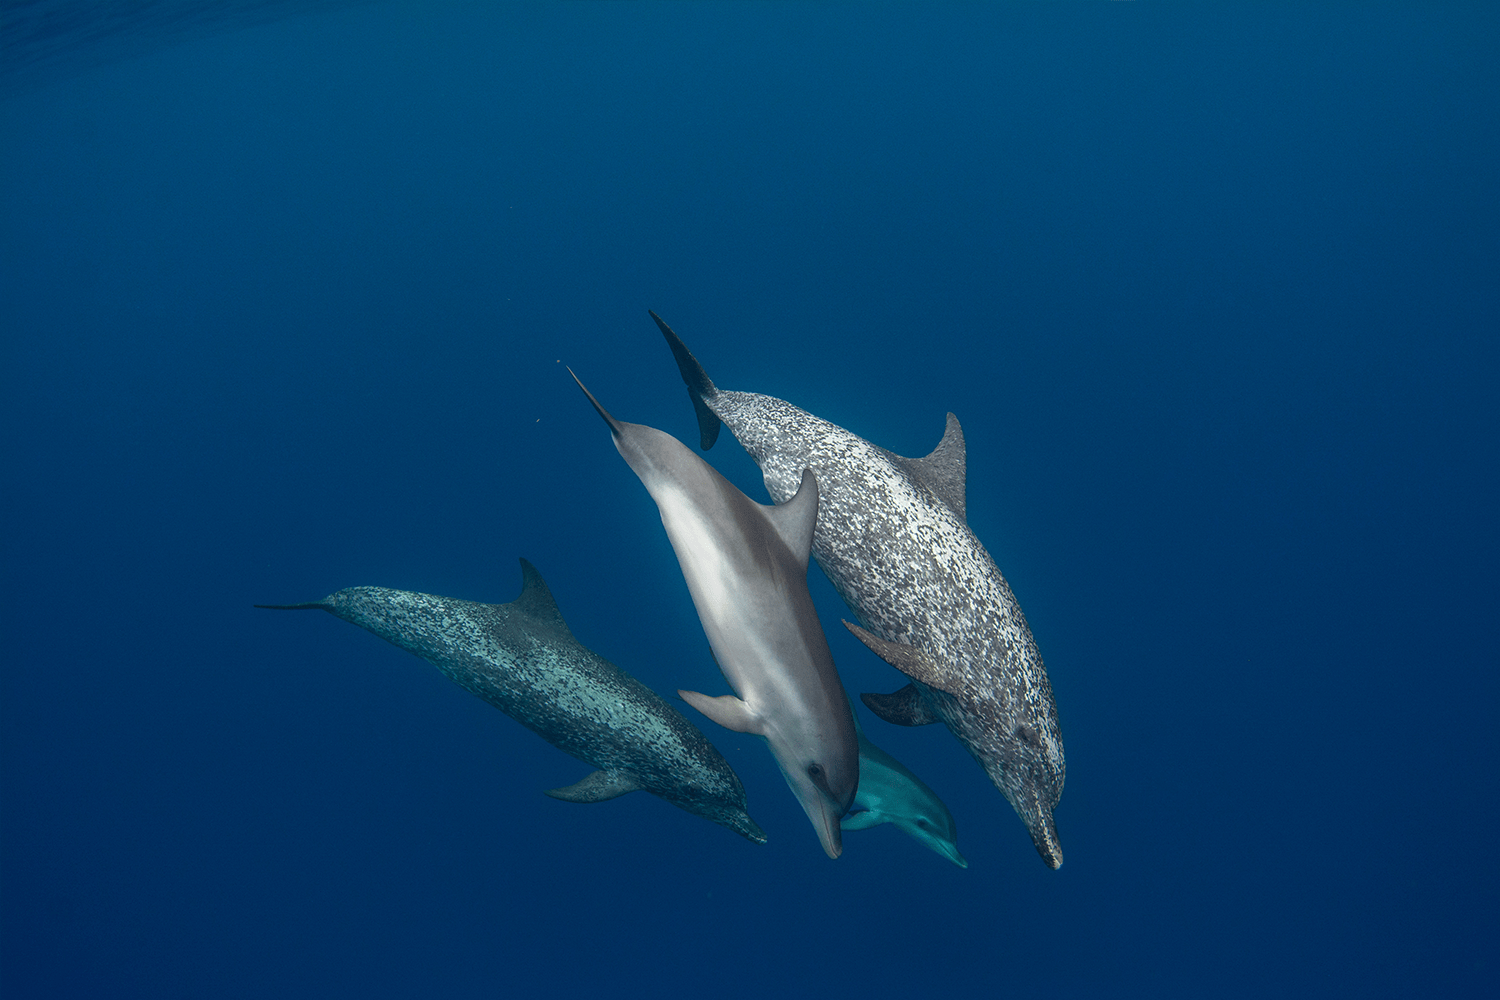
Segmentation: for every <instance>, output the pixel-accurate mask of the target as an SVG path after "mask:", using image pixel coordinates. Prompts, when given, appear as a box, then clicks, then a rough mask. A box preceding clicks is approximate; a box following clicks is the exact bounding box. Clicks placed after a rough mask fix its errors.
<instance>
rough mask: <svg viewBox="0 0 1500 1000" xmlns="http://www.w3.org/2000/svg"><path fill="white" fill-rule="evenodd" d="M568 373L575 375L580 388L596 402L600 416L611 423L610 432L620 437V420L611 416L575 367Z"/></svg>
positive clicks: (575, 380) (595, 406)
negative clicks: (590, 390)
mask: <svg viewBox="0 0 1500 1000" xmlns="http://www.w3.org/2000/svg"><path fill="white" fill-rule="evenodd" d="M568 374H569V375H572V376H573V381H574V382H577V383H578V388H580V389H582V390H583V394H584V395H585V396H587V397H588V398H589V402H590V403H593V404H594V409H596V410H598V411H599V416H601V417H603V418H604V422H605V423H606V424H608V425H609V432H610V433H611V434H613V435H614V436H615V437H619V436H620V434H621V433H622V432H623V428H621V426H620V422H619V421H618V420H616V419H615V418H614V417H612V416H610V415H609V411H608V410H606V409H605V408H604V407H602V406H600V405H599V401H598V400H597V399H595V398H594V394H593V393H592V392H589V389H588V386H586V385H584V384H583V380H582V379H581V378H579V377H578V374H577V373H576V372H574V371H573V369H571V368H569V369H568Z"/></svg>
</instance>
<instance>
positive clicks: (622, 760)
mask: <svg viewBox="0 0 1500 1000" xmlns="http://www.w3.org/2000/svg"><path fill="white" fill-rule="evenodd" d="M322 603H323V605H324V606H325V607H326V608H327V609H328V610H330V611H332V612H333V613H334V614H335V615H337V616H339V617H340V618H343V619H345V620H346V621H350V622H353V623H354V624H356V625H359V626H361V627H362V628H365V629H368V630H369V631H371V632H373V633H375V634H376V635H378V636H380V637H381V638H382V639H385V640H387V641H389V642H391V643H394V644H395V645H397V646H400V647H402V648H403V649H406V650H408V651H410V652H412V653H415V654H416V655H418V656H420V657H422V658H423V659H425V660H427V661H428V662H429V663H431V664H432V665H433V666H435V667H437V668H438V669H439V670H441V671H442V672H443V673H444V674H447V675H448V677H450V678H452V679H453V680H454V681H455V682H457V683H458V684H459V685H461V686H462V687H464V688H466V689H467V690H469V691H470V692H472V693H473V694H476V695H478V696H479V697H481V698H483V699H484V700H485V701H487V702H489V703H490V704H491V705H494V706H495V707H496V708H498V709H500V711H502V712H504V713H505V714H506V715H509V716H510V717H511V718H513V719H515V720H516V721H517V722H519V723H521V724H522V725H524V726H525V727H526V728H528V729H530V730H532V731H533V732H535V733H536V734H537V735H539V736H541V737H542V738H543V739H545V740H546V741H547V742H549V743H551V744H552V745H553V746H556V747H557V748H558V749H560V750H563V751H565V752H567V753H569V754H572V755H573V756H574V757H577V758H578V759H580V760H583V761H586V762H588V763H589V764H592V765H593V766H594V767H597V768H599V769H600V770H604V771H624V772H628V773H629V774H631V775H632V776H634V777H635V778H636V779H637V780H638V781H639V782H640V784H641V785H642V787H644V788H645V789H646V790H647V791H649V792H651V793H653V794H655V795H659V796H661V797H662V798H664V799H666V800H667V801H669V802H671V803H672V804H673V805H676V806H679V807H681V808H683V809H685V810H687V811H688V812H691V813H695V814H697V815H700V816H703V817H705V818H706V819H711V820H713V821H714V822H716V823H721V824H723V825H724V826H727V827H729V828H730V829H731V830H734V831H736V832H737V833H740V834H742V835H743V836H746V837H748V838H749V839H751V840H756V841H763V840H764V839H765V835H764V834H763V833H762V832H761V831H760V828H759V827H757V826H756V825H755V822H754V821H753V820H751V819H750V816H749V814H748V813H747V812H746V811H745V789H744V786H743V785H742V784H741V783H740V779H739V776H738V775H736V774H735V773H734V770H733V769H732V768H730V766H729V763H728V761H726V760H725V759H724V757H723V756H722V755H721V754H720V753H719V751H718V750H717V749H715V748H714V746H713V744H712V743H710V742H709V741H708V739H707V738H706V737H705V736H704V735H703V733H702V732H700V731H699V730H698V728H697V727H696V726H694V725H693V724H692V723H691V722H689V721H688V720H687V719H686V718H684V717H683V715H682V713H681V712H678V711H677V710H676V709H675V708H673V707H672V706H671V705H669V704H668V703H667V702H666V701H665V700H663V699H662V698H661V697H660V696H659V695H657V694H656V693H655V692H654V691H652V690H651V689H650V688H648V687H646V686H645V685H644V684H642V683H641V682H640V681H638V680H636V679H635V678H634V677H632V676H631V675H629V674H627V673H625V672H624V671H623V670H621V669H620V668H618V667H616V666H615V665H614V664H612V663H610V662H609V661H608V660H606V659H604V658H603V657H602V656H599V655H598V654H597V653H595V652H593V651H592V650H590V649H588V648H587V647H585V646H583V645H581V644H580V643H579V642H578V641H577V640H576V639H574V638H573V636H572V635H571V634H570V633H569V632H568V631H567V628H566V626H564V625H562V623H561V619H560V618H558V619H554V620H551V621H548V620H543V619H541V618H538V617H534V616H533V615H532V614H528V613H527V612H526V611H525V610H523V609H521V608H519V607H517V606H516V604H515V603H513V604H476V603H473V602H470V601H459V600H454V599H452V598H448V597H435V596H433V595H431V594H416V593H411V592H409V591H403V590H388V589H386V588H383V587H351V588H350V589H348V590H341V591H339V592H338V593H336V594H334V595H332V596H330V597H329V598H327V599H326V600H325V601H324V602H322ZM517 603H519V602H517Z"/></svg>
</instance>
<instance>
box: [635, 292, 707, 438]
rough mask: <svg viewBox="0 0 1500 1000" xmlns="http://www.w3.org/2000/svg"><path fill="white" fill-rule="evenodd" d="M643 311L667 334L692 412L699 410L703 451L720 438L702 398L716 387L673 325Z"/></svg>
mask: <svg viewBox="0 0 1500 1000" xmlns="http://www.w3.org/2000/svg"><path fill="white" fill-rule="evenodd" d="M646 311H647V312H649V313H651V318H652V319H654V320H656V325H657V326H659V327H661V333H662V336H663V337H666V338H667V346H668V347H670V348H672V357H674V358H676V359H677V370H678V371H679V372H681V373H682V380H683V381H684V382H686V383H687V390H688V398H689V399H691V400H692V401H693V412H694V413H696V414H698V443H699V445H700V447H702V448H703V450H704V451H707V450H708V449H710V448H712V447H713V446H714V442H715V441H717V440H718V439H719V428H720V427H721V426H722V425H721V424H720V422H719V418H718V416H716V415H715V414H714V411H713V410H710V409H709V408H708V404H707V403H706V402H704V400H705V399H708V398H709V397H711V396H715V395H717V394H718V392H719V390H718V388H717V387H715V385H714V383H713V380H712V379H710V378H709V377H708V372H706V371H704V370H703V366H702V365H700V364H699V363H698V359H697V358H695V357H693V352H692V351H689V350H688V349H687V345H686V344H684V343H683V342H682V340H681V338H679V337H678V336H677V334H675V333H673V332H672V328H671V327H670V326H668V325H667V324H666V323H664V322H662V318H661V317H660V316H658V315H656V313H654V312H651V310H650V309H647V310H646Z"/></svg>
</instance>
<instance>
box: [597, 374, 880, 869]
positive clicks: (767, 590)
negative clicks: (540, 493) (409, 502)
mask: <svg viewBox="0 0 1500 1000" xmlns="http://www.w3.org/2000/svg"><path fill="white" fill-rule="evenodd" d="M569 374H570V375H571V374H573V373H572V370H571V369H569ZM573 380H574V381H575V382H578V387H579V388H580V389H583V393H584V395H585V396H587V397H588V399H589V402H590V403H592V404H594V409H595V410H598V411H599V416H601V417H603V418H604V422H605V423H606V424H607V425H608V426H609V432H610V436H611V437H612V438H613V439H614V443H615V448H617V449H618V450H619V452H620V455H621V456H622V457H623V458H624V459H625V461H626V463H627V464H628V465H629V466H630V468H631V469H632V470H633V471H634V472H635V474H636V475H637V476H639V477H640V480H641V482H642V483H643V484H645V486H646V491H647V492H648V493H650V494H651V499H653V500H655V501H656V505H657V508H658V509H659V510H660V512H661V521H662V525H663V526H664V527H665V528H666V529H667V538H668V539H669V540H670V541H671V543H672V549H673V551H675V552H676V553H677V561H678V563H679V564H680V565H681V567H682V575H683V577H684V578H686V580H687V585H688V592H689V593H690V594H691V595H692V598H693V604H694V606H695V607H696V608H697V609H698V619H699V621H701V622H702V623H703V631H704V632H705V633H707V635H708V644H709V647H710V648H711V649H712V650H713V653H714V658H715V659H716V660H717V661H718V664H719V669H720V670H721V671H722V672H723V674H724V677H725V679H727V680H728V681H729V685H730V687H732V688H734V692H735V693H734V694H733V695H724V696H722V697H719V698H710V697H708V696H707V695H703V694H699V693H698V692H696V691H679V692H678V694H680V695H681V696H682V698H683V700H684V701H686V702H687V703H688V704H689V705H692V706H693V707H694V708H696V709H697V710H698V711H700V712H702V713H703V714H704V715H706V716H708V717H709V718H710V719H713V720H714V721H715V722H717V723H718V724H719V725H721V726H723V727H725V728H726V729H731V730H734V731H735V732H741V733H753V734H755V735H757V736H762V737H764V738H765V740H766V743H767V745H768V746H769V748H770V750H771V755H772V756H773V757H774V758H775V759H776V763H777V765H778V766H779V767H780V768H781V773H782V775H783V776H785V778H786V782H787V784H788V785H790V786H791V789H792V792H793V794H795V795H796V796H797V801H798V802H800V803H801V804H802V809H803V811H804V812H806V813H807V818H808V819H809V820H810V821H811V822H812V825H813V829H814V830H816V831H817V834H818V840H819V841H820V842H821V843H822V845H823V850H824V851H825V852H826V853H827V854H828V856H829V857H830V858H836V857H838V856H839V854H840V853H841V852H842V851H843V840H842V837H841V835H840V828H839V819H840V818H841V817H842V816H843V815H844V813H846V812H848V811H849V807H850V805H851V804H852V803H853V801H854V794H855V790H856V788H857V787H858V785H859V741H858V738H857V737H856V736H855V732H854V715H853V712H852V711H851V710H850V707H849V699H848V695H846V694H845V693H844V686H843V685H842V684H841V683H840V682H839V675H838V671H837V670H835V669H834V666H833V654H832V653H831V652H829V649H828V639H827V637H826V636H824V634H823V626H822V625H820V624H819V623H818V616H817V612H816V611H815V610H814V609H813V603H812V596H811V595H810V594H809V593H808V590H807V562H808V550H809V546H810V545H811V544H812V535H813V525H814V524H815V523H816V522H817V518H818V482H817V479H816V477H814V475H813V474H812V473H811V472H808V473H807V474H806V475H802V476H800V477H799V485H798V488H797V489H796V490H794V491H793V492H792V493H791V494H788V496H787V498H786V502H784V503H782V504H781V505H779V506H776V507H764V506H762V505H760V504H758V503H756V502H755V501H753V500H751V499H750V498H749V497H747V496H745V494H743V493H741V492H740V491H739V490H738V489H737V488H736V487H735V486H734V485H733V484H732V483H730V482H729V480H727V479H725V478H724V477H723V476H721V475H719V473H718V472H717V471H716V470H715V469H714V468H713V466H711V465H709V464H708V463H707V462H705V461H703V459H701V458H699V457H698V456H697V455H694V454H693V453H692V451H691V450H690V449H688V448H687V446H685V445H684V444H682V442H680V441H678V440H677V439H676V438H674V437H672V436H671V435H670V434H666V433H664V432H662V431H659V430H657V429H655V428H654V427H646V426H644V425H642V424H628V423H625V422H624V421H620V420H616V419H615V418H614V417H612V416H610V414H609V411H607V410H606V409H604V407H603V406H601V405H600V404H599V401H598V400H597V399H595V398H594V396H593V394H592V393H590V392H589V391H588V389H587V388H585V387H584V385H583V383H582V382H581V381H579V380H578V376H577V375H573Z"/></svg>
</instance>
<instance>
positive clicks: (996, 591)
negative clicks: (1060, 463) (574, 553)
mask: <svg viewBox="0 0 1500 1000" xmlns="http://www.w3.org/2000/svg"><path fill="white" fill-rule="evenodd" d="M705 402H706V403H707V404H708V406H709V408H710V409H711V410H712V411H713V412H714V413H715V414H717V415H718V417H719V418H720V419H721V420H723V421H724V423H725V424H727V425H728V426H729V429H730V430H731V431H732V432H733V434H734V436H735V437H736V438H737V439H738V440H739V442H740V443H741V444H742V445H743V446H744V447H745V450H746V451H748V452H749V453H750V455H751V457H753V458H754V459H755V461H756V462H757V463H758V464H759V465H760V468H761V472H762V474H763V475H764V477H765V482H766V488H767V489H768V490H769V491H770V493H771V496H772V497H773V498H774V499H775V500H776V502H777V503H783V502H785V501H786V500H787V499H789V498H790V497H791V496H792V494H793V493H795V492H796V490H797V486H798V484H799V483H800V481H801V477H802V470H803V469H805V468H811V469H812V470H813V471H814V473H816V475H817V477H818V486H819V488H820V491H821V505H820V509H819V514H818V523H817V528H816V530H815V533H814V536H813V555H814V556H815V557H816V558H817V560H818V564H819V565H820V566H822V567H823V571H824V573H826V574H827V576H828V578H829V579H830V580H831V581H833V585H834V587H835V588H836V589H837V590H838V592H839V595H840V596H841V597H843V599H844V601H845V603H846V604H848V605H849V607H850V608H851V609H852V610H853V612H854V614H855V616H856V617H857V618H859V620H860V622H861V623H862V624H863V625H864V626H865V627H866V628H868V629H869V630H870V631H871V632H873V633H875V634H876V635H878V636H880V637H882V638H885V639H889V640H892V641H895V642H900V643H905V644H908V645H912V646H917V647H919V648H921V649H923V650H925V651H926V652H927V653H928V654H929V655H931V656H932V657H933V658H934V659H935V660H936V661H937V662H938V663H939V664H940V665H941V666H942V668H943V669H944V670H945V671H947V672H949V679H950V680H957V681H958V690H959V691H960V694H959V695H958V696H956V697H954V696H950V695H947V694H944V693H943V692H941V691H937V690H934V689H932V688H929V687H927V686H926V685H922V684H920V683H919V684H918V685H917V687H918V689H919V690H920V691H921V692H922V696H923V700H924V701H925V702H927V704H928V705H929V706H930V707H931V709H932V710H933V711H934V712H935V713H936V714H937V715H938V717H940V718H941V719H942V720H943V722H944V723H946V724H947V726H948V728H949V729H950V730H952V732H953V734H954V735H955V736H957V737H958V739H959V740H960V741H961V742H962V743H963V744H964V746H965V747H967V748H968V750H969V752H970V753H971V754H973V755H974V758H975V759H976V760H977V761H978V762H979V763H980V765H981V766H982V767H983V768H984V769H985V771H986V773H988V774H989V776H990V778H991V780H992V781H994V783H995V785H996V786H997V787H998V788H999V789H1000V790H1001V791H1002V792H1003V793H1004V794H1005V796H1006V798H1007V799H1009V800H1010V803H1011V805H1012V806H1014V807H1015V809H1016V812H1017V813H1018V814H1019V815H1020V816H1021V818H1022V820H1023V821H1024V822H1025V823H1026V824H1027V827H1028V829H1030V831H1031V834H1032V837H1033V840H1034V841H1035V842H1036V844H1037V849H1038V851H1040V852H1041V853H1042V855H1043V857H1044V859H1047V860H1048V863H1049V864H1053V865H1054V867H1055V866H1056V865H1057V864H1060V863H1061V852H1060V850H1059V849H1058V848H1057V845H1056V835H1055V832H1054V831H1053V829H1052V818H1051V811H1052V808H1053V807H1054V806H1055V805H1056V804H1057V801H1058V798H1059V796H1061V794H1062V786H1063V777H1064V763H1063V744H1062V736H1061V733H1060V730H1059V728H1058V722H1057V706H1056V704H1055V703H1054V701H1053V697H1052V685H1051V683H1050V682H1049V681H1048V679H1047V672H1046V669H1045V667H1044V666H1043V664H1042V658H1041V655H1040V654H1039V653H1038V652H1037V648H1036V643H1035V641H1034V640H1033V639H1032V636H1031V629H1030V628H1029V627H1027V624H1026V618H1025V616H1024V615H1023V614H1022V613H1021V608H1020V606H1019V605H1018V604H1017V603H1016V599H1015V595H1013V594H1012V593H1011V590H1010V586H1009V585H1008V584H1007V583H1006V582H1005V578H1004V577H1003V576H1001V574H1000V570H999V569H998V568H997V567H996V566H995V563H994V560H993V559H991V558H990V555H989V553H988V552H987V551H985V548H984V546H983V545H981V544H980V542H979V540H978V539H977V538H975V537H974V533H973V532H972V531H970V530H969V526H968V524H967V523H966V522H965V520H964V519H963V518H962V517H961V516H959V514H957V513H956V512H955V511H954V510H953V509H951V508H950V507H949V506H948V505H947V504H946V503H944V502H943V501H942V500H941V498H940V497H939V496H938V494H937V493H936V492H934V491H933V490H932V489H931V488H929V487H928V486H927V485H926V484H925V483H923V482H922V481H921V480H920V479H918V478H915V477H914V476H913V474H912V473H911V472H910V471H908V468H907V467H906V466H904V465H902V464H901V462H900V461H899V460H898V459H897V458H896V456H894V455H893V454H892V453H891V452H888V451H886V450H885V449H883V448H880V447H877V446H876V445H873V444H871V443H870V442H868V441H866V440H864V439H863V438H860V437H858V436H856V435H854V434H851V433H849V432H848V431H846V430H844V429H843V428H841V427H838V426H836V425H834V424H831V423H829V422H828V421H826V420H821V419H819V418H818V417H815V416H813V415H812V414H810V413H807V412H805V411H803V410H800V409H798V408H797V407H795V406H793V405H791V404H790V403H787V402H784V401H783V400H779V399H775V398H772V397H770V396H762V395H759V394H756V393H747V392H725V391H719V392H716V393H715V394H714V395H712V396H710V397H708V398H707V399H706V400H705ZM1023 727H1024V728H1023ZM1028 732H1029V733H1031V734H1032V735H1033V738H1032V739H1027V738H1024V734H1025V733H1028Z"/></svg>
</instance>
